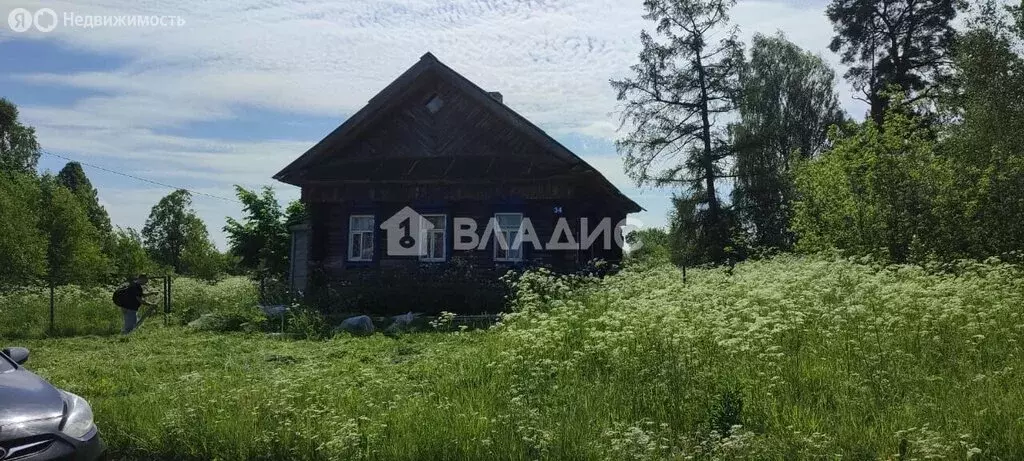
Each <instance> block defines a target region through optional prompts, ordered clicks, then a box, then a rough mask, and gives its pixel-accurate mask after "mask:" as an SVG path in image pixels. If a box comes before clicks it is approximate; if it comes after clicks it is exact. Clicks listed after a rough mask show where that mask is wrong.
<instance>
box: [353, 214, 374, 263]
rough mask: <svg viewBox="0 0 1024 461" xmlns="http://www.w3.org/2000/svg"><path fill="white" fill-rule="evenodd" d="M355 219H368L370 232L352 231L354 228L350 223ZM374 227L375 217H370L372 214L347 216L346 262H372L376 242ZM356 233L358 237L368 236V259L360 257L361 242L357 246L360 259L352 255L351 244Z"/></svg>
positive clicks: (361, 250)
mask: <svg viewBox="0 0 1024 461" xmlns="http://www.w3.org/2000/svg"><path fill="white" fill-rule="evenodd" d="M357 218H370V223H371V224H370V230H360V231H355V230H353V227H354V226H353V225H352V222H353V221H354V220H355V219H357ZM376 225H377V217H376V216H374V215H372V214H353V215H349V217H348V250H346V255H347V256H348V258H347V260H348V261H350V262H372V261H373V257H374V255H375V254H376V252H377V241H376V239H377V233H376V232H375V231H376V228H375V226H376ZM356 233H358V234H360V235H369V236H370V256H369V258H364V257H362V256H363V254H362V252H363V243H364V242H363V241H360V245H359V253H360V254H359V256H360V257H358V258H357V257H355V255H353V254H352V244H353V243H354V241H355V236H356ZM364 238H365V237H364Z"/></svg>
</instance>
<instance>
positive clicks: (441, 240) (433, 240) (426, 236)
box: [420, 214, 448, 262]
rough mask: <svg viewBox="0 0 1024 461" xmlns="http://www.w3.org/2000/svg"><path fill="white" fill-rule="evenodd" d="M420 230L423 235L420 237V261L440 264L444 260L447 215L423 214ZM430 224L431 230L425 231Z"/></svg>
mask: <svg viewBox="0 0 1024 461" xmlns="http://www.w3.org/2000/svg"><path fill="white" fill-rule="evenodd" d="M421 219H422V222H421V223H420V229H423V230H422V231H421V232H422V234H423V235H421V236H420V245H423V248H422V250H424V251H420V261H430V262H441V261H444V260H445V256H446V249H445V248H446V245H445V242H447V236H448V215H443V214H424V215H422V218H421ZM428 223H429V224H432V225H433V226H434V228H433V229H430V230H427V227H428V226H427V224H428Z"/></svg>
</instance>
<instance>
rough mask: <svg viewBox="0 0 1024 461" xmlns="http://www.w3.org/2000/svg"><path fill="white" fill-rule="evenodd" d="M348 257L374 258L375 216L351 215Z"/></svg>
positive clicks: (356, 258) (354, 259)
mask: <svg viewBox="0 0 1024 461" xmlns="http://www.w3.org/2000/svg"><path fill="white" fill-rule="evenodd" d="M348 223H349V225H348V259H349V260H350V261H372V260H373V235H374V219H373V216H350V217H349V220H348Z"/></svg>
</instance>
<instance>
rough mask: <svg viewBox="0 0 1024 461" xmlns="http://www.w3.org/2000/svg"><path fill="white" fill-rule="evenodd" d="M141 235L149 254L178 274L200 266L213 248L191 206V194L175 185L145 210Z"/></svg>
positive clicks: (204, 228) (204, 226)
mask: <svg viewBox="0 0 1024 461" xmlns="http://www.w3.org/2000/svg"><path fill="white" fill-rule="evenodd" d="M142 239H143V241H144V242H145V245H146V250H147V251H149V253H150V256H151V257H152V258H153V260H154V261H156V262H157V263H159V264H162V265H165V266H170V267H171V268H173V269H174V271H175V272H177V273H179V274H189V272H190V270H189V269H194V268H196V267H199V266H203V267H204V268H203V271H204V272H205V271H206V267H205V266H206V265H207V262H206V261H204V260H203V258H207V257H211V256H212V255H211V254H210V252H211V251H215V249H214V246H213V244H212V243H211V242H210V237H209V233H208V231H207V230H206V225H205V224H203V221H202V219H200V218H199V215H197V214H196V212H195V210H193V209H192V194H190V193H189V192H188V191H187V190H184V189H179V190H176V191H174V192H172V193H170V194H168V195H167V196H166V197H164V198H162V199H160V202H158V203H157V204H156V205H155V206H153V209H152V210H151V211H150V213H149V218H148V219H147V220H146V226H145V227H143V228H142Z"/></svg>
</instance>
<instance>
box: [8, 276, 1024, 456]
mask: <svg viewBox="0 0 1024 461" xmlns="http://www.w3.org/2000/svg"><path fill="white" fill-rule="evenodd" d="M688 275H689V281H688V282H686V283H684V282H683V281H682V278H681V275H680V273H679V272H678V271H677V270H676V269H675V268H672V267H668V266H665V267H654V268H648V269H628V270H626V271H624V272H623V273H621V274H619V275H616V276H613V277H609V278H607V279H604V280H593V279H564V278H558V277H555V276H552V275H550V274H547V273H544V272H534V273H530V274H528V275H527V276H525V277H523V278H521V279H520V280H519V281H518V282H517V285H516V291H517V300H516V303H515V306H516V313H515V314H512V315H509V316H507V318H506V319H505V321H504V323H503V324H502V325H500V326H498V327H496V328H494V329H491V330H489V331H479V332H461V333H420V334H412V335H406V336H403V337H402V338H400V339H398V340H394V339H389V338H384V337H381V336H379V335H378V336H374V337H370V338H349V337H335V338H334V339H330V340H326V341H283V340H279V339H274V338H272V337H268V336H266V335H261V334H239V333H235V334H213V333H198V332H191V331H189V330H185V329H181V328H177V327H172V328H148V329H144V330H143V331H140V332H139V334H138V335H133V336H132V337H129V338H117V337H108V338H66V339H50V340H36V341H28V345H29V346H30V347H32V348H33V356H32V359H31V361H30V363H31V364H32V366H33V367H35V370H36V371H37V372H39V373H40V374H43V375H45V376H47V377H49V378H50V379H51V380H53V381H54V382H55V383H57V384H59V385H62V386H65V387H66V388H68V389H69V390H71V391H73V392H76V393H79V394H81V395H83V396H85V397H87V398H88V399H89V400H90V401H91V402H92V404H93V406H94V408H95V411H96V415H97V421H98V424H99V425H100V426H101V429H102V430H103V433H104V436H105V437H106V439H107V440H108V442H109V444H110V446H111V448H112V449H113V451H114V454H115V455H116V456H119V457H123V458H129V459H131V458H138V459H285V458H287V459H403V460H414V459H488V460H489V459H609V460H622V459H744V458H746V459H751V458H752V459H823V458H855V459H897V458H900V459H964V458H983V459H1021V458H1022V457H1024V418H1021V415H1024V389H1022V387H1021V386H1020V383H1021V382H1024V381H1022V378H1024V376H1022V371H1021V370H1024V363H1022V362H1024V361H1022V358H1021V357H1022V356H1021V352H1022V351H1021V341H1024V318H1022V315H1024V313H1022V310H1024V307H1022V306H1024V277H1022V274H1021V272H1020V270H1019V269H1018V268H1014V267H1011V266H1006V265H998V264H978V265H973V266H970V267H963V268H961V269H960V270H959V271H957V273H956V275H953V274H938V275H937V274H932V273H929V272H928V271H925V270H924V269H920V268H913V267H895V268H879V267H874V266H871V265H865V264H858V263H855V262H852V261H846V260H834V259H823V258H794V257H782V258H777V259H774V260H771V261H766V262H754V263H744V264H741V265H739V266H737V267H736V268H735V270H734V271H733V273H732V274H731V275H730V274H727V273H726V272H724V271H720V270H698V271H690V273H689V274H688Z"/></svg>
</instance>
